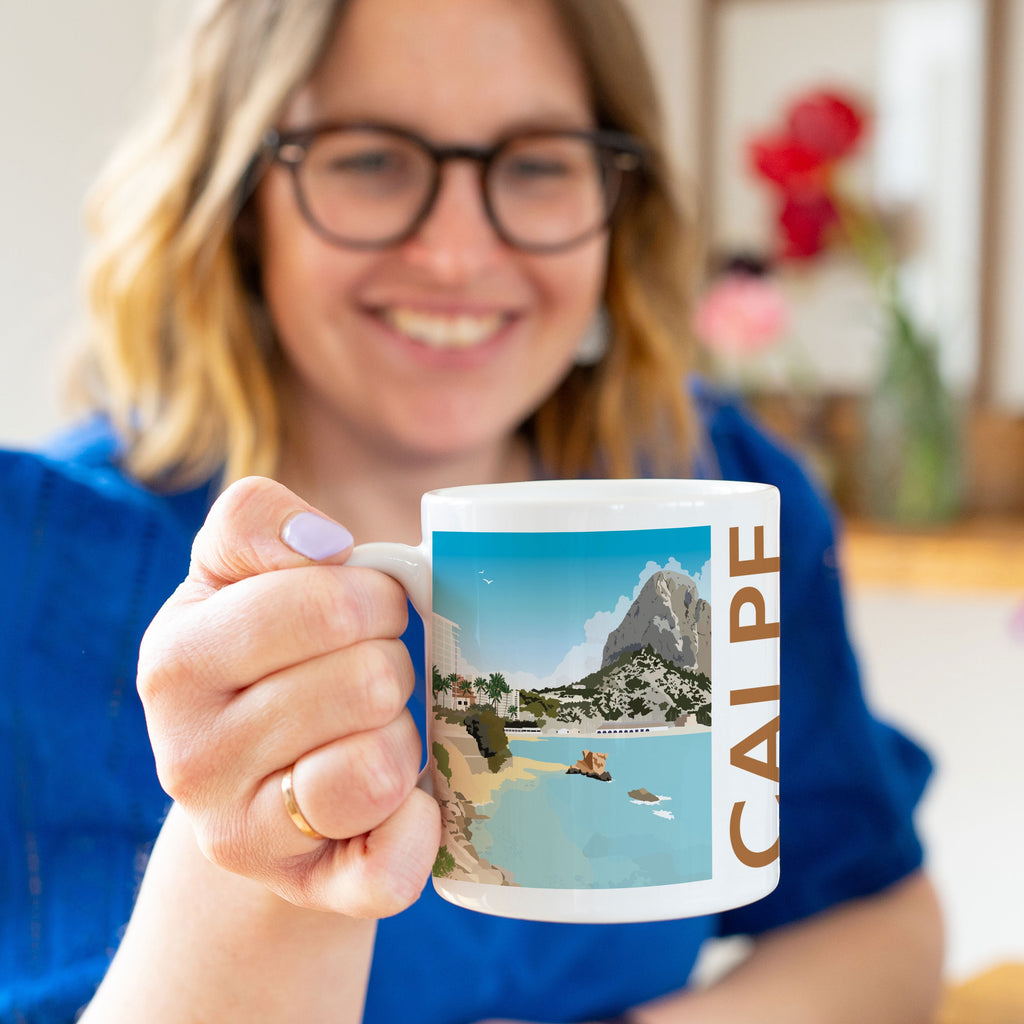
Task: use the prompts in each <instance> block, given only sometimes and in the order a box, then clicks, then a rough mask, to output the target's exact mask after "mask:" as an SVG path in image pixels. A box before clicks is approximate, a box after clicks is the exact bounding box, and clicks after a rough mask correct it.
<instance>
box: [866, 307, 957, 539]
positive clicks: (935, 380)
mask: <svg viewBox="0 0 1024 1024" xmlns="http://www.w3.org/2000/svg"><path fill="white" fill-rule="evenodd" d="M886 319H887V338H886V346H885V359H884V363H883V367H882V372H881V374H880V376H879V380H878V384H877V387H876V388H875V389H874V392H873V393H872V394H871V395H870V396H868V398H867V399H866V402H865V422H864V448H863V453H862V455H863V457H862V460H861V461H862V465H861V472H860V479H861V487H862V506H863V508H862V511H863V512H864V514H865V515H867V516H868V517H869V518H872V519H877V520H881V521H884V522H888V523H893V524H896V525H900V526H907V527H913V526H927V525H932V524H938V523H942V522H946V521H948V520H950V519H952V518H954V517H955V516H956V515H957V513H958V512H959V511H960V504H961V496H962V488H961V481H962V448H961V430H960V417H959V412H958V409H957V406H956V403H955V402H954V400H953V397H952V395H951V394H950V392H949V389H948V388H947V387H946V385H945V382H944V381H943V379H942V374H941V372H940V370H939V362H938V351H937V347H936V345H935V343H934V341H933V339H932V338H930V337H929V336H927V335H924V334H922V333H920V332H919V331H918V330H917V329H916V328H915V325H914V324H913V322H912V321H911V319H910V317H909V316H908V315H907V314H906V312H905V311H904V310H903V309H902V308H901V307H900V305H899V304H897V303H893V304H892V305H890V307H889V308H888V309H887V318H886Z"/></svg>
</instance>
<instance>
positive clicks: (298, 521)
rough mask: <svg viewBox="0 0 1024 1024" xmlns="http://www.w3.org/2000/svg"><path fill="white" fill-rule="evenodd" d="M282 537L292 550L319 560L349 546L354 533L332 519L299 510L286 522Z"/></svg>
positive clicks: (316, 560)
mask: <svg viewBox="0 0 1024 1024" xmlns="http://www.w3.org/2000/svg"><path fill="white" fill-rule="evenodd" d="M281 539H282V540H283V541H284V542H285V544H287V545H288V547H290V548H291V549H292V551H297V552H298V553H299V554H300V555H305V556H306V558H311V559H312V560H313V561H314V562H318V561H320V559H322V558H330V557H331V555H336V554H337V553H338V552H339V551H344V550H345V548H347V547H349V545H351V543H352V534H351V533H349V532H348V530H346V529H345V527H343V526H339V525H338V524H337V523H335V522H332V521H331V520H330V519H324V518H323V517H322V516H318V515H314V514H313V513H312V512H299V513H298V514H296V515H294V516H292V517H291V519H289V520H288V522H287V523H285V524H284V529H283V530H282V531H281Z"/></svg>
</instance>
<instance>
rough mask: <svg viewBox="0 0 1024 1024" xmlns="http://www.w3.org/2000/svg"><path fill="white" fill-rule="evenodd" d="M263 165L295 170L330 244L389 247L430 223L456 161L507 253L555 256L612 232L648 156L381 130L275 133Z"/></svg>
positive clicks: (610, 145)
mask: <svg viewBox="0 0 1024 1024" xmlns="http://www.w3.org/2000/svg"><path fill="white" fill-rule="evenodd" d="M264 153H265V155H266V157H268V158H269V159H270V160H272V161H275V162H277V163H280V164H283V165H284V166H285V167H287V168H288V170H289V171H290V172H291V176H292V182H293V184H294V187H295V198H296V201H297V202H298V205H299V209H300V210H301V211H302V214H303V216H304V217H305V219H306V220H307V221H308V223H309V224H310V226H311V227H313V228H314V230H316V231H317V232H318V233H319V234H320V235H321V236H322V237H323V238H325V239H326V240H327V241H329V242H331V243H333V244H335V245H339V246H344V247H346V248H351V249H383V248H385V247H387V246H391V245H397V244H398V243H400V242H403V241H405V240H406V239H408V238H411V237H412V236H413V235H414V234H415V233H416V232H417V230H419V228H420V226H421V225H422V224H423V222H424V221H425V220H426V219H427V217H428V216H429V215H430V211H431V210H432V209H433V206H434V203H435V201H436V200H437V196H438V193H439V192H440V187H441V168H442V166H443V165H444V164H445V163H446V162H448V161H450V160H471V161H473V162H475V163H477V164H479V167H480V184H481V191H482V195H483V205H484V210H485V211H486V214H487V217H488V219H489V221H490V222H491V224H492V225H493V227H494V230H495V232H496V233H497V234H498V236H499V237H500V238H501V239H502V240H503V241H504V242H506V243H507V244H508V245H511V246H514V247H515V248H517V249H523V250H526V251H529V252H558V251H561V250H563V249H568V248H570V247H572V246H574V245H577V244H579V243H580V242H582V241H584V240H585V239H587V238H590V237H591V236H593V235H595V234H597V233H598V232H600V231H602V230H603V229H604V228H605V227H607V226H608V224H609V222H610V221H611V218H612V215H613V213H614V212H615V208H616V205H617V203H618V201H619V199H620V198H621V196H622V194H623V191H624V185H625V183H626V181H627V179H628V178H630V177H632V176H633V175H636V174H638V173H639V172H641V171H642V170H643V168H644V166H645V158H646V153H645V149H644V147H643V145H642V143H641V142H640V141H639V140H638V139H635V138H633V137H632V136H630V135H626V134H624V133H622V132H613V131H593V132H588V131H531V132H523V133H520V134H516V135H511V136H509V137H507V138H505V139H503V140H502V141H500V142H499V143H498V144H497V145H494V146H435V145H432V144H431V143H430V142H428V141H427V140H426V139H423V138H421V137H420V136H419V135H416V134H414V133H413V132H409V131H405V130H403V129H400V128H392V127H387V126H381V125H374V124H366V125H363V124H354V125H336V124H331V125H323V126H320V127H315V128H310V129H307V130H304V131H295V132H277V131H273V130H272V131H270V132H268V134H267V136H266V137H265V139H264Z"/></svg>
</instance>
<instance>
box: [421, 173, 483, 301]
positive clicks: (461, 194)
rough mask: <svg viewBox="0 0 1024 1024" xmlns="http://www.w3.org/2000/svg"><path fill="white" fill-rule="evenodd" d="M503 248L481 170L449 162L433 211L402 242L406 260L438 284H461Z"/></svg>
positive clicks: (481, 268) (442, 177)
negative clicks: (490, 213) (491, 217)
mask: <svg viewBox="0 0 1024 1024" xmlns="http://www.w3.org/2000/svg"><path fill="white" fill-rule="evenodd" d="M502 248H503V243H502V241H501V239H500V238H499V237H498V235H497V233H496V232H495V230H494V227H493V225H492V224H491V222H490V220H489V219H488V217H487V211H486V209H485V208H484V198H483V192H482V188H481V181H480V171H479V168H478V167H477V166H476V165H475V164H474V163H472V162H470V161H466V160H456V161H453V162H451V163H448V164H447V165H446V166H444V167H443V168H442V171H441V182H440V186H439V189H438V193H437V196H436V198H435V200H434V205H433V207H432V209H431V210H430V213H429V214H428V216H427V218H426V220H425V221H424V222H423V223H422V224H421V225H420V227H419V230H418V231H417V232H416V234H414V235H413V236H412V237H411V238H410V239H408V241H406V242H405V243H404V250H405V256H406V258H407V259H408V260H410V261H411V262H413V263H415V264H417V265H418V266H421V267H423V268H424V269H427V270H429V271H430V272H431V273H432V275H433V276H434V278H435V279H436V280H438V281H441V282H443V283H445V284H461V283H463V282H464V281H467V280H471V279H472V278H473V277H474V276H475V275H477V274H478V273H479V272H480V271H481V270H483V269H485V268H487V267H488V266H490V265H491V264H492V263H493V262H494V260H495V259H496V258H497V257H498V255H499V254H500V252H501V250H502Z"/></svg>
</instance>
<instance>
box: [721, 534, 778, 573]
mask: <svg viewBox="0 0 1024 1024" xmlns="http://www.w3.org/2000/svg"><path fill="white" fill-rule="evenodd" d="M778 571H779V557H778V555H776V556H775V557H774V558H765V557H764V527H763V526H755V527H754V557H753V558H748V559H745V560H744V559H741V558H740V528H739V527H738V526H731V527H730V528H729V575H730V576H753V575H755V574H757V573H761V572H778Z"/></svg>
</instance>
